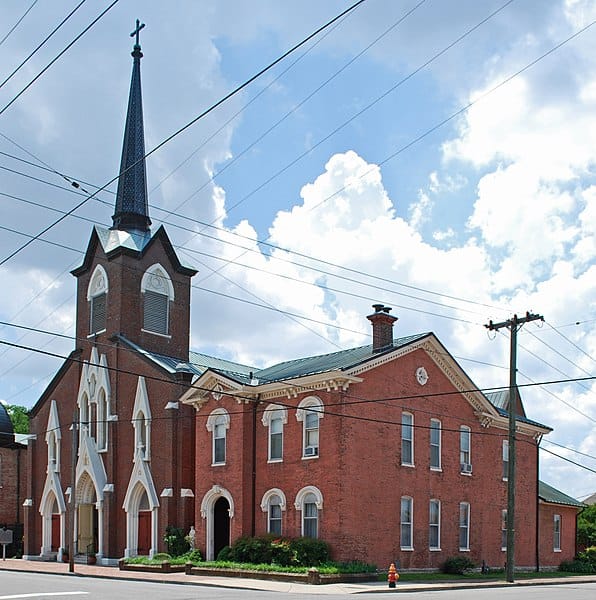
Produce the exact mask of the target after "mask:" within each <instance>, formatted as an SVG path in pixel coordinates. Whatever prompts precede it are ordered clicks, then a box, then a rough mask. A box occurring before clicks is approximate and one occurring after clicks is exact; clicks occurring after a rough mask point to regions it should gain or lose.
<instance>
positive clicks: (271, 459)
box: [267, 458, 284, 465]
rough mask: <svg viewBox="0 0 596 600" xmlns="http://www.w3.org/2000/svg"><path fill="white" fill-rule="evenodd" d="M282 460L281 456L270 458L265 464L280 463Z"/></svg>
mask: <svg viewBox="0 0 596 600" xmlns="http://www.w3.org/2000/svg"><path fill="white" fill-rule="evenodd" d="M283 461H284V459H283V458H270V459H268V460H267V464H268V465H271V464H275V463H282V462H283Z"/></svg>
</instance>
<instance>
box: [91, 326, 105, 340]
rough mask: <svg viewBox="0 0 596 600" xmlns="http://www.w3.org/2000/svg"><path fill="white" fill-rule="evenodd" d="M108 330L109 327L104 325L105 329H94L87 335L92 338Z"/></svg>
mask: <svg viewBox="0 0 596 600" xmlns="http://www.w3.org/2000/svg"><path fill="white" fill-rule="evenodd" d="M106 331H107V329H106V328H105V327H104V328H103V329H100V330H99V331H94V332H93V333H90V334H89V335H88V336H87V339H88V340H90V339H91V338H94V337H95V336H96V335H100V334H101V333H105V332H106Z"/></svg>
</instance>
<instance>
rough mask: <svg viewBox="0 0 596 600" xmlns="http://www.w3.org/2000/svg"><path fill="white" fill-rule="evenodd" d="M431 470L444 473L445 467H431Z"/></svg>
mask: <svg viewBox="0 0 596 600" xmlns="http://www.w3.org/2000/svg"><path fill="white" fill-rule="evenodd" d="M430 470H431V471H434V472H435V473H442V472H443V469H442V468H441V467H431V468H430Z"/></svg>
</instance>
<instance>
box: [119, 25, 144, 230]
mask: <svg viewBox="0 0 596 600" xmlns="http://www.w3.org/2000/svg"><path fill="white" fill-rule="evenodd" d="M143 27H145V24H144V23H140V22H139V20H138V19H137V26H136V28H135V30H134V31H133V32H132V33H131V34H130V36H131V37H133V36H136V40H135V45H134V47H133V51H132V57H133V65H132V78H131V82H130V94H129V97H128V112H127V114H126V127H125V129H124V143H123V145H122V159H121V161H120V178H119V179H118V192H117V194H116V209H115V212H114V216H113V217H112V220H113V221H114V224H113V226H112V229H119V230H122V231H128V232H135V231H137V232H146V231H149V229H150V226H151V219H149V205H148V202H147V176H146V173H145V158H144V156H145V133H144V130H143V103H142V97H141V57H142V56H143V53H142V52H141V46H140V44H139V32H140V31H141V29H143Z"/></svg>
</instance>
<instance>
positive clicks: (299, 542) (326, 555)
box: [290, 538, 331, 567]
mask: <svg viewBox="0 0 596 600" xmlns="http://www.w3.org/2000/svg"><path fill="white" fill-rule="evenodd" d="M290 549H291V551H292V552H293V553H294V556H295V561H296V564H297V565H301V566H304V567H318V566H319V565H321V564H323V563H326V562H329V561H330V560H331V551H330V549H329V544H328V543H327V542H324V541H323V540H315V539H312V538H296V539H293V540H291V542H290Z"/></svg>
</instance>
